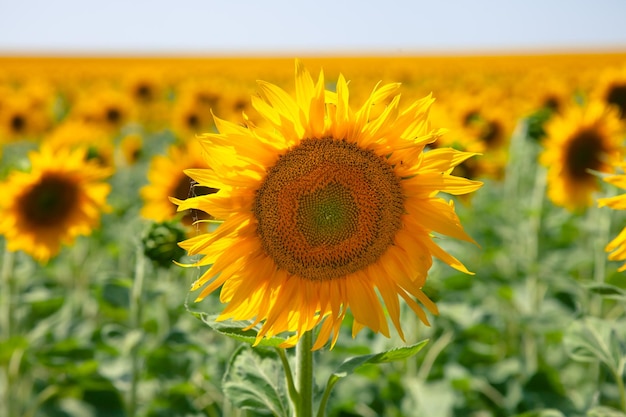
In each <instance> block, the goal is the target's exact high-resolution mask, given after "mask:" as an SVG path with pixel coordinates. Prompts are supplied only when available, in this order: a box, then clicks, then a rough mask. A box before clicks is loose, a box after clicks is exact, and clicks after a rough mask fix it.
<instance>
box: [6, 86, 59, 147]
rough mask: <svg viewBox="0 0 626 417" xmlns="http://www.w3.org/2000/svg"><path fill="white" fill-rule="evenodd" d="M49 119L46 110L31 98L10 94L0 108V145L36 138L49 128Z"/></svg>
mask: <svg viewBox="0 0 626 417" xmlns="http://www.w3.org/2000/svg"><path fill="white" fill-rule="evenodd" d="M0 93H1V92H0ZM50 119H51V117H50V113H49V112H48V109H47V108H45V107H42V106H40V103H38V102H36V101H35V100H34V99H33V98H32V97H30V96H29V95H26V94H20V93H16V92H12V94H11V95H10V96H8V97H5V98H3V100H2V107H1V108H0V143H2V142H12V141H17V140H23V139H32V138H38V137H39V136H40V135H41V134H42V133H44V132H45V130H46V129H47V128H48V127H49V126H50V123H51V121H50Z"/></svg>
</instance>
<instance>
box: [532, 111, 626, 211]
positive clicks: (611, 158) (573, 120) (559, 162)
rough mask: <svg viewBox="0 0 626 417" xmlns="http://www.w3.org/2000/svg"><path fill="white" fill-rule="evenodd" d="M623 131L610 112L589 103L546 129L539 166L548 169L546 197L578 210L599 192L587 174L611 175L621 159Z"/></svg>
mask: <svg viewBox="0 0 626 417" xmlns="http://www.w3.org/2000/svg"><path fill="white" fill-rule="evenodd" d="M622 141H623V128H622V126H621V124H620V120H619V117H618V115H617V112H616V111H615V109H614V108H610V107H607V105H605V104H604V103H602V102H599V101H592V102H589V103H588V104H586V105H585V106H578V105H573V106H571V107H569V108H567V109H565V110H564V113H563V114H562V115H557V116H555V117H554V118H552V119H550V121H549V122H548V123H547V125H546V139H545V142H544V150H543V152H542V154H541V155H540V162H541V163H542V164H543V165H545V166H546V167H548V196H549V198H550V199H551V200H552V201H553V202H554V204H556V205H558V206H562V207H566V208H567V209H569V210H572V211H574V210H579V209H584V208H587V207H589V206H590V205H591V204H592V196H591V195H592V193H593V192H595V191H597V190H598V189H599V182H598V178H597V176H596V175H594V174H593V173H591V171H598V172H605V173H609V172H612V169H613V168H612V166H613V165H614V164H615V163H617V162H620V158H621V157H622V150H621V149H622Z"/></svg>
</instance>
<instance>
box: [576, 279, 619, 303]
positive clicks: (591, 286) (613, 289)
mask: <svg viewBox="0 0 626 417" xmlns="http://www.w3.org/2000/svg"><path fill="white" fill-rule="evenodd" d="M584 287H585V288H586V289H587V290H589V292H592V293H594V294H598V295H600V296H602V297H604V298H611V299H615V300H626V291H624V290H623V289H622V288H620V287H617V286H615V285H611V284H607V283H604V282H592V283H588V284H585V286H584Z"/></svg>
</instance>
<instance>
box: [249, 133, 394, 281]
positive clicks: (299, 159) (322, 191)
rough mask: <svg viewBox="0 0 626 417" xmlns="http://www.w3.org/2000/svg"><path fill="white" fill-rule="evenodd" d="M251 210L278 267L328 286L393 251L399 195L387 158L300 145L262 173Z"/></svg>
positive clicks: (328, 145) (330, 142)
mask: <svg viewBox="0 0 626 417" xmlns="http://www.w3.org/2000/svg"><path fill="white" fill-rule="evenodd" d="M252 210H253V213H254V215H255V217H256V219H257V234H258V236H259V238H260V241H261V245H262V247H263V250H264V251H265V252H266V253H267V255H268V256H270V257H271V258H272V259H273V260H274V262H275V263H276V265H277V266H278V268H280V269H284V270H286V271H287V272H289V273H291V274H293V275H297V276H300V277H303V278H307V279H311V280H327V279H335V278H341V277H344V276H346V275H348V274H351V273H354V272H356V271H359V270H361V269H363V268H365V267H367V266H368V265H370V264H372V263H374V262H376V261H377V260H378V259H379V258H380V256H381V255H382V254H383V253H384V252H385V251H386V250H387V248H389V246H391V245H393V241H394V237H395V234H396V232H397V231H398V230H399V229H400V228H401V226H402V224H401V216H402V214H404V195H403V193H402V188H401V186H400V178H399V177H398V176H396V174H395V172H394V170H393V167H392V166H391V165H389V163H388V162H387V161H386V160H385V158H384V157H381V156H379V155H377V154H376V153H375V152H373V151H371V150H367V149H362V148H360V147H359V146H358V145H356V144H354V143H349V142H347V141H345V140H337V139H333V138H322V139H304V140H302V141H301V142H300V144H299V145H297V146H294V147H293V148H291V149H289V150H288V151H287V152H286V153H285V154H284V155H282V156H281V157H280V158H279V160H278V162H277V163H276V165H274V166H273V167H272V168H270V169H269V170H268V171H267V176H266V178H265V180H264V181H263V183H262V185H261V187H260V188H259V189H258V190H257V193H256V196H255V199H254V204H253V209H252Z"/></svg>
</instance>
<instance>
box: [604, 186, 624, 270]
mask: <svg viewBox="0 0 626 417" xmlns="http://www.w3.org/2000/svg"><path fill="white" fill-rule="evenodd" d="M604 181H606V182H608V183H609V184H612V185H615V186H617V187H619V188H621V189H622V190H626V175H625V174H620V175H612V176H610V177H606V178H604ZM598 206H599V207H605V206H606V207H611V208H612V209H614V210H626V194H620V195H618V196H615V197H608V198H599V199H598ZM605 250H606V251H607V252H612V253H610V254H609V260H611V261H624V260H626V227H624V228H623V229H622V231H621V232H620V233H619V234H618V235H617V236H616V237H615V239H613V240H612V241H611V242H609V244H608V245H606V248H605ZM618 271H620V272H621V271H626V264H624V265H622V266H621V267H620V268H619V269H618Z"/></svg>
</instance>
